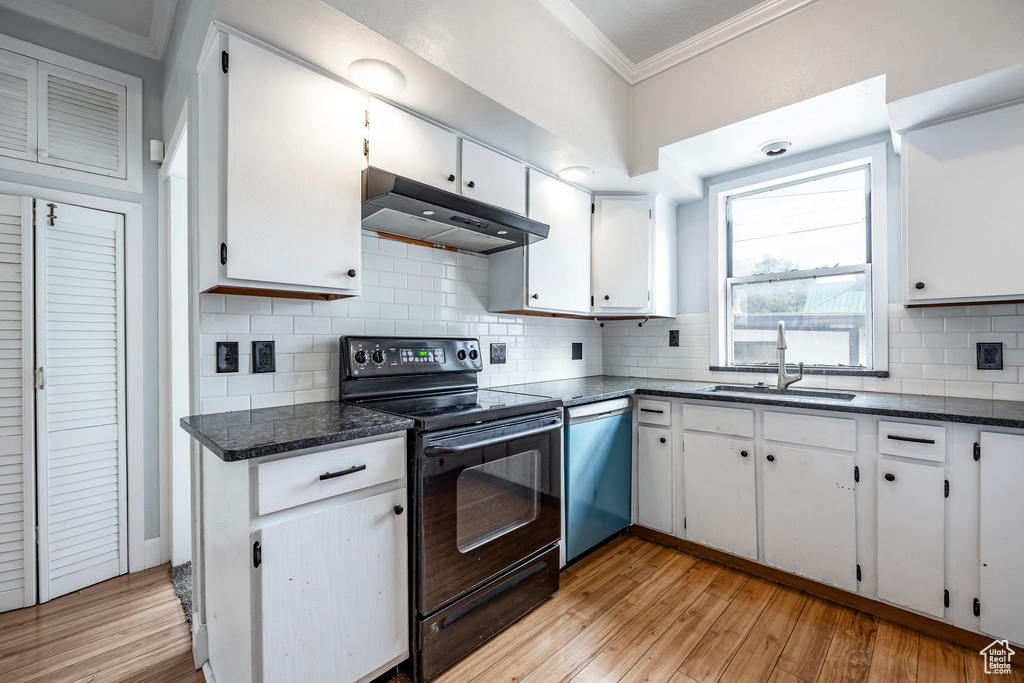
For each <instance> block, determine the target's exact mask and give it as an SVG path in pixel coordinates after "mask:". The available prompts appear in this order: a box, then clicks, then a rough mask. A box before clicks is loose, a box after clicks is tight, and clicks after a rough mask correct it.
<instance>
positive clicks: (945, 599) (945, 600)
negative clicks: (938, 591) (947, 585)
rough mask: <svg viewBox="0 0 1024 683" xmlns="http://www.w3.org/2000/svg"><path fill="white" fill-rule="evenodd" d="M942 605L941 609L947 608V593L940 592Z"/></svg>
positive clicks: (946, 591)
mask: <svg viewBox="0 0 1024 683" xmlns="http://www.w3.org/2000/svg"><path fill="white" fill-rule="evenodd" d="M942 605H943V607H949V591H948V590H944V591H942Z"/></svg>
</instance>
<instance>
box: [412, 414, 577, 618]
mask: <svg viewBox="0 0 1024 683" xmlns="http://www.w3.org/2000/svg"><path fill="white" fill-rule="evenodd" d="M561 427H562V412H561V411H560V410H552V411H547V412H544V413H538V414H535V415H531V416H525V417H518V418H510V419H507V420H497V421H493V422H485V423H482V424H478V425H474V426H473V427H459V428H456V429H447V430H443V431H437V432H426V433H422V434H419V435H418V436H417V444H416V469H417V482H416V483H417V484H418V488H419V495H418V496H417V498H418V508H419V509H418V510H417V512H418V515H417V516H418V517H419V520H418V522H419V524H418V526H419V529H418V531H419V533H418V539H417V543H416V546H417V548H416V554H417V562H418V564H419V567H418V571H417V582H418V583H417V586H416V588H417V591H416V593H417V596H418V598H417V608H418V611H419V613H420V614H421V615H426V614H429V613H431V612H433V611H435V610H436V609H438V608H440V607H442V606H443V605H445V604H446V603H449V602H451V601H452V600H454V599H455V598H457V597H459V596H462V595H465V594H466V593H468V592H469V591H471V590H473V589H474V588H476V587H477V586H480V585H482V584H484V583H486V582H487V581H488V580H489V579H491V578H494V577H496V576H498V575H499V574H502V573H503V572H506V571H508V570H509V569H510V568H512V567H514V566H515V565H516V564H517V563H519V562H522V561H523V560H525V559H527V558H529V557H530V556H532V555H535V554H536V553H537V552H538V551H540V550H542V549H544V548H546V547H547V546H549V545H551V544H552V543H556V542H557V541H558V539H559V536H560V533H561V522H560V514H561V506H560V496H561V461H562V446H561V444H562V434H561Z"/></svg>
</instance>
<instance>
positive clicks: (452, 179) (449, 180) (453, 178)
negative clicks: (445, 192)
mask: <svg viewBox="0 0 1024 683" xmlns="http://www.w3.org/2000/svg"><path fill="white" fill-rule="evenodd" d="M448 182H449V183H454V182H455V175H454V174H452V175H450V176H448Z"/></svg>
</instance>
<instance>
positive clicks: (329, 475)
mask: <svg viewBox="0 0 1024 683" xmlns="http://www.w3.org/2000/svg"><path fill="white" fill-rule="evenodd" d="M365 469H366V465H356V466H355V467H349V468H348V469H347V470H341V471H339V472H327V473H326V474H321V475H320V481H324V480H325V479H334V478H335V477H344V476H345V475H346V474H355V473H356V472H362V471H363V470H365Z"/></svg>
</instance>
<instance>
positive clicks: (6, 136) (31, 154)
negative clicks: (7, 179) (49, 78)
mask: <svg viewBox="0 0 1024 683" xmlns="http://www.w3.org/2000/svg"><path fill="white" fill-rule="evenodd" d="M38 88H39V86H38V79H37V66H36V60H34V59H30V58H29V57H23V56H22V55H19V54H15V53H13V52H8V51H6V50H0V155H3V156H6V157H14V158H15V159H25V160H27V161H36V135H37V133H38V126H39V121H38V118H37V113H36V111H37V110H36V105H37V98H38Z"/></svg>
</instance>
